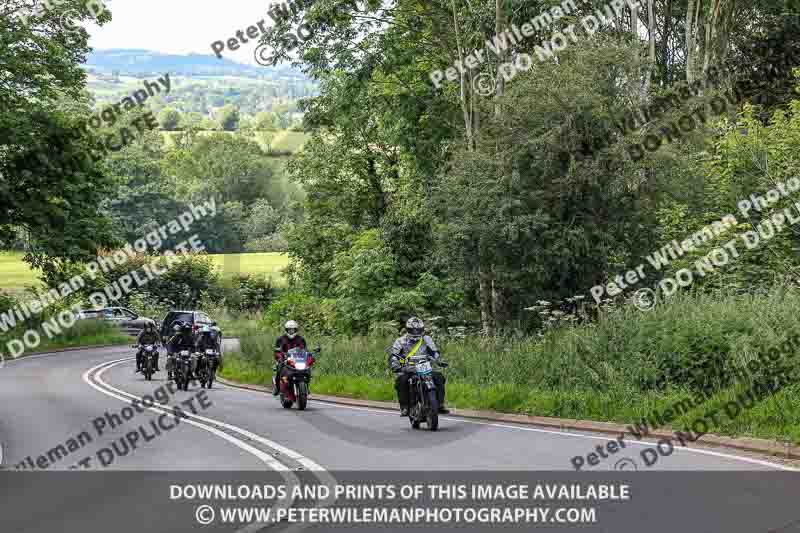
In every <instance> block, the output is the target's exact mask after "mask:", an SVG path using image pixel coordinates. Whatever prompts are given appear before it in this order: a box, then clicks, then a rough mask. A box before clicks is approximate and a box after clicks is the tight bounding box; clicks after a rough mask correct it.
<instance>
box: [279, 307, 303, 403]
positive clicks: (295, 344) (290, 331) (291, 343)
mask: <svg viewBox="0 0 800 533" xmlns="http://www.w3.org/2000/svg"><path fill="white" fill-rule="evenodd" d="M283 328H284V330H285V331H286V333H285V334H284V335H281V336H280V337H278V339H277V340H276V341H275V360H276V361H277V362H278V364H277V367H276V369H275V383H274V385H273V386H272V395H273V396H277V395H278V389H279V387H278V383H279V381H280V379H281V370H283V361H284V359H285V357H286V354H287V353H288V352H289V350H291V349H292V348H302V349H304V350H305V349H306V340H305V339H304V338H303V336H302V335H299V334H298V331H299V330H300V326H299V325H298V324H297V322H295V321H294V320H289V321H288V322H286V324H284V326H283Z"/></svg>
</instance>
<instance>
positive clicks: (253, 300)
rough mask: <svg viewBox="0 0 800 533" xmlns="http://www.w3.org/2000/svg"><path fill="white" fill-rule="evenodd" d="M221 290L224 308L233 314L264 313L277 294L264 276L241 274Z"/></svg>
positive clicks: (270, 282) (270, 281)
mask: <svg viewBox="0 0 800 533" xmlns="http://www.w3.org/2000/svg"><path fill="white" fill-rule="evenodd" d="M229 283H231V285H230V286H227V287H224V288H223V289H222V294H223V298H224V305H225V307H226V308H227V309H228V310H230V311H234V312H256V311H265V310H266V309H267V307H268V306H269V305H270V303H271V302H272V300H273V299H274V298H275V296H276V294H277V292H278V291H277V289H275V288H274V287H273V286H272V280H270V279H269V278H267V277H266V276H255V275H250V274H241V275H239V276H238V277H237V278H235V279H233V280H231V281H230V282H229Z"/></svg>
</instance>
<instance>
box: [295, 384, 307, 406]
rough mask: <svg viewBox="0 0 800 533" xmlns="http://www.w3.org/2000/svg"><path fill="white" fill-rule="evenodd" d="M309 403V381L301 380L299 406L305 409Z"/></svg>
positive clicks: (298, 386)
mask: <svg viewBox="0 0 800 533" xmlns="http://www.w3.org/2000/svg"><path fill="white" fill-rule="evenodd" d="M306 405H308V383H306V382H305V381H301V382H300V383H298V384H297V408H298V409H300V410H301V411H304V410H305V408H306Z"/></svg>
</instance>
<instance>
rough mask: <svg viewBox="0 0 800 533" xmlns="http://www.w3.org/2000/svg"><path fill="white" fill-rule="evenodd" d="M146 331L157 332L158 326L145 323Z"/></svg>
mask: <svg viewBox="0 0 800 533" xmlns="http://www.w3.org/2000/svg"><path fill="white" fill-rule="evenodd" d="M144 330H145V331H155V330H156V325H155V324H153V323H152V322H145V323H144Z"/></svg>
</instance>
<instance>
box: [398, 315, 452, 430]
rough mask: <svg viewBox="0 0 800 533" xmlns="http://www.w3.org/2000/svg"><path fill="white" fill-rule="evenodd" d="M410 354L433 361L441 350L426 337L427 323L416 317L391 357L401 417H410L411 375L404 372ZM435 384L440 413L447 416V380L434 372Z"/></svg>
mask: <svg viewBox="0 0 800 533" xmlns="http://www.w3.org/2000/svg"><path fill="white" fill-rule="evenodd" d="M409 354H413V355H427V356H429V357H430V358H431V359H433V360H437V359H439V349H438V348H436V344H435V343H434V342H433V339H431V338H430V337H429V336H427V335H425V323H424V322H423V321H422V320H420V319H419V318H417V317H415V316H412V317H411V318H409V319H408V321H407V322H406V334H405V335H403V336H402V337H400V338H398V339H397V340H396V341H394V344H393V345H392V349H391V352H390V355H389V367H390V368H391V369H392V372H395V375H396V376H397V378H396V379H395V382H394V388H395V390H397V399H398V401H399V402H400V416H408V408H409V405H408V404H409V397H408V378H409V374H408V373H406V372H403V371H402V370H403V367H404V366H405V359H406V357H408V356H409ZM433 382H434V383H435V384H436V396H437V397H438V400H439V412H440V413H442V414H447V413H449V412H450V411H449V410H448V409H447V408H446V407H445V406H444V393H445V390H444V384H445V382H446V379H445V377H444V375H443V374H442V373H441V372H434V373H433Z"/></svg>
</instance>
